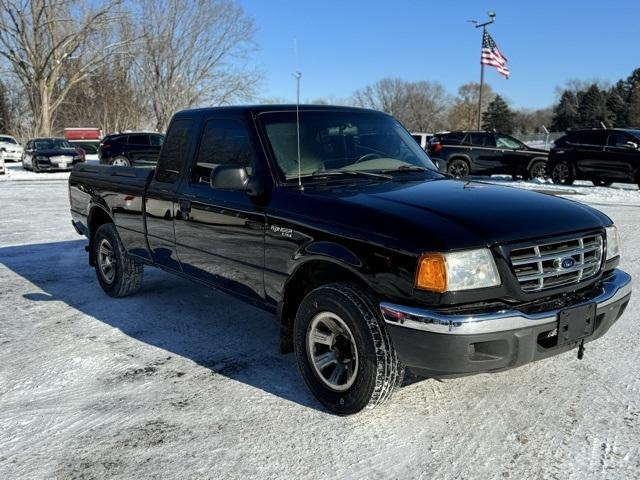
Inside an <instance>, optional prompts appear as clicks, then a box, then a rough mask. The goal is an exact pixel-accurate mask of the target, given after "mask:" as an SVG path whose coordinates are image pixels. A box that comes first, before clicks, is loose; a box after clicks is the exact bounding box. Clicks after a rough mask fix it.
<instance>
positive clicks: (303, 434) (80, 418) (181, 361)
mask: <svg viewBox="0 0 640 480" xmlns="http://www.w3.org/2000/svg"><path fill="white" fill-rule="evenodd" d="M9 169H10V175H9V178H8V179H7V180H0V478H2V479H17V478H105V477H109V478H134V477H135V478H213V479H223V478H224V479H227V478H238V479H246V478H260V479H270V478H295V479H298V478H327V479H334V478H366V479H377V478H380V479H382V478H425V479H426V478H438V479H440V478H444V479H454V478H481V479H487V478H497V479H504V478H517V479H520V478H536V479H538V478H549V479H551V478H554V479H625V480H627V479H632V478H640V347H639V342H638V339H639V338H640V320H639V316H640V307H639V302H638V301H637V300H636V299H635V298H634V299H632V301H631V304H630V306H629V308H628V310H627V312H626V313H625V315H624V316H623V317H622V318H621V319H620V321H619V322H618V323H617V324H616V325H614V326H613V328H612V329H611V331H610V332H609V333H608V334H607V335H606V336H605V337H603V338H602V339H600V340H598V341H597V342H594V343H591V344H589V345H588V346H587V351H586V354H585V358H584V360H582V361H579V360H577V358H576V356H575V352H570V353H566V354H563V355H561V356H558V357H554V358H550V359H547V360H543V361H540V362H538V363H534V364H530V365H526V366H524V367H521V368H518V369H515V370H511V371H507V372H503V373H499V374H494V375H478V376H473V377H467V378H460V379H455V380H446V381H441V382H440V381H436V380H420V381H414V382H413V383H412V382H411V381H409V382H407V385H406V386H404V387H403V388H402V389H401V390H400V391H399V392H398V394H397V395H396V396H395V397H394V399H393V400H392V401H391V402H390V403H389V404H387V405H385V406H384V407H383V408H380V409H377V410H373V411H368V412H364V413H362V414H359V415H356V416H352V417H348V418H343V417H337V416H334V415H332V414H330V413H328V412H326V411H324V410H323V409H322V407H321V406H320V404H319V403H318V402H317V401H316V400H315V399H314V398H313V397H312V396H311V395H310V394H309V393H308V392H307V391H306V389H305V387H304V384H303V382H302V380H301V378H300V376H299V375H298V372H297V370H296V366H295V362H294V358H293V355H280V354H278V353H277V343H278V342H277V336H278V331H277V326H276V322H275V321H274V320H273V318H272V317H271V316H270V315H268V314H266V313H264V312H261V311H259V310H256V309H254V308H252V307H250V306H247V305H245V304H243V303H240V302H238V301H236V300H234V299H232V298H231V297H228V296H226V295H225V294H223V293H219V292H216V291H213V290H209V289H207V288H204V287H201V286H198V285H195V284H192V283H189V282H187V281H185V280H182V279H179V278H176V277H172V276H170V275H168V274H165V273H163V272H160V271H156V270H153V269H147V270H146V272H145V275H146V277H145V282H144V287H143V289H142V291H141V292H140V293H139V294H137V295H136V296H134V297H130V298H125V299H112V298H109V297H107V296H106V295H105V294H104V293H103V292H102V291H101V290H100V288H99V287H98V284H97V282H96V280H95V276H94V272H93V270H92V269H91V268H90V267H89V266H88V264H87V255H86V253H85V251H84V248H83V247H84V245H85V243H86V242H85V241H84V240H83V239H82V238H81V237H79V236H78V235H76V233H75V231H74V230H73V228H72V227H71V223H70V220H71V219H70V216H69V213H68V197H67V185H66V181H65V179H66V177H67V174H64V173H61V174H58V173H54V174H32V173H22V172H19V168H18V166H17V165H12V164H9ZM487 180H488V181H492V182H497V183H508V184H509V185H513V186H517V187H523V188H530V189H538V190H544V191H546V192H549V193H556V194H558V193H561V194H564V195H567V197H568V198H571V199H573V200H577V201H585V202H587V203H590V204H594V205H596V206H597V208H600V209H602V210H603V211H604V212H605V213H607V214H608V215H610V216H611V217H612V218H613V219H614V220H615V221H616V223H617V224H618V225H619V227H620V233H621V237H622V247H623V252H624V256H623V260H622V267H623V268H625V269H626V270H627V271H630V272H631V273H632V274H633V275H634V276H636V277H637V276H638V275H640V248H639V245H640V208H639V207H640V192H639V191H638V189H637V187H634V186H622V185H621V186H616V188H610V189H606V188H593V187H591V186H586V185H578V186H575V187H570V188H564V187H560V188H559V187H554V186H553V185H549V184H535V183H526V182H507V181H506V180H501V179H496V178H493V179H487ZM414 380H415V379H414Z"/></svg>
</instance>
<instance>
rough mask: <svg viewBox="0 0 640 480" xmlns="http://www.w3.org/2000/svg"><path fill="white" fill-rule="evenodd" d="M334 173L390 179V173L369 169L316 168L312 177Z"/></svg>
mask: <svg viewBox="0 0 640 480" xmlns="http://www.w3.org/2000/svg"><path fill="white" fill-rule="evenodd" d="M333 175H350V176H352V177H373V178H384V179H387V180H388V179H390V178H391V177H390V176H389V175H386V174H385V173H382V172H380V173H376V172H371V171H367V170H340V169H336V170H316V171H315V172H313V173H312V174H311V176H312V177H325V176H327V177H328V176H333Z"/></svg>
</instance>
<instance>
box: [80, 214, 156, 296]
mask: <svg viewBox="0 0 640 480" xmlns="http://www.w3.org/2000/svg"><path fill="white" fill-rule="evenodd" d="M91 246H92V252H91V254H92V256H93V263H94V265H95V269H96V275H97V276H98V282H100V286H101V287H102V289H103V290H104V291H105V292H106V293H107V295H110V296H112V297H125V296H127V295H132V294H134V293H136V292H137V291H138V290H139V289H140V287H141V286H142V277H143V273H144V269H143V266H142V265H141V264H139V263H136V262H135V261H134V260H133V259H132V258H131V257H130V256H129V255H128V254H127V252H126V251H125V249H124V246H123V245H122V242H121V241H120V237H119V236H118V232H116V228H115V226H114V225H113V223H106V224H104V225H101V226H100V228H98V230H97V231H96V234H95V236H94V237H93V241H92V242H91Z"/></svg>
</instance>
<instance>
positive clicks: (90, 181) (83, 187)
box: [69, 164, 154, 260]
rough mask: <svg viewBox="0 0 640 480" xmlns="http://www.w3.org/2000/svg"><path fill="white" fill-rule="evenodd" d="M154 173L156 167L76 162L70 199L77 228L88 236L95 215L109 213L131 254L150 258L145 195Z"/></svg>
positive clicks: (70, 177)
mask: <svg viewBox="0 0 640 480" xmlns="http://www.w3.org/2000/svg"><path fill="white" fill-rule="evenodd" d="M153 172H154V169H153V168H132V167H117V166H108V165H104V166H103V165H87V164H80V165H77V166H76V167H75V168H74V169H73V171H72V172H71V175H70V176H69V202H70V204H71V217H72V221H73V224H74V227H75V228H76V230H78V231H79V232H81V233H83V234H84V235H87V236H88V233H89V227H90V225H91V221H92V217H93V215H98V214H99V215H108V216H109V217H111V219H112V220H113V222H114V223H115V224H116V226H117V227H118V231H119V233H120V236H121V237H122V241H123V242H124V243H125V245H127V247H128V249H130V250H131V253H132V254H133V255H136V256H139V257H141V258H144V259H147V260H148V259H150V255H149V252H148V250H147V244H146V240H145V231H146V226H145V220H144V198H145V191H146V187H147V186H148V184H149V182H150V181H151V178H152V176H153ZM94 207H99V208H98V209H96V208H94ZM96 212H98V213H96Z"/></svg>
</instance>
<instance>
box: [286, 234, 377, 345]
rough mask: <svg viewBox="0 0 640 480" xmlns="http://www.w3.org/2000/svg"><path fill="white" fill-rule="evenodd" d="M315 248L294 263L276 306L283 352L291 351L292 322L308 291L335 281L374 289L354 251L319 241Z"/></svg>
mask: <svg viewBox="0 0 640 480" xmlns="http://www.w3.org/2000/svg"><path fill="white" fill-rule="evenodd" d="M323 244H324V245H323ZM315 247H316V248H315V250H314V249H313V248H312V249H311V250H312V251H311V252H310V254H308V255H305V257H304V258H303V259H301V260H300V261H298V262H297V263H296V264H295V266H294V268H292V271H291V272H290V274H289V277H288V278H287V280H286V282H285V283H284V287H283V290H282V299H281V301H280V302H279V304H278V319H279V323H280V350H281V351H282V352H283V353H289V352H292V351H293V337H292V335H293V322H294V320H295V316H296V313H297V309H298V306H299V305H300V302H301V301H302V299H303V298H304V297H305V296H306V295H307V294H308V293H309V292H310V291H312V290H314V289H315V288H317V287H319V286H321V285H325V284H327V283H334V282H352V283H357V284H360V285H362V286H363V287H365V288H367V289H369V290H373V289H372V288H371V285H370V283H369V282H368V280H367V278H366V276H365V275H364V274H363V273H362V271H361V267H362V262H361V261H359V260H358V257H357V256H355V254H353V252H350V251H349V250H348V249H347V248H345V247H342V246H340V245H338V244H333V243H332V244H329V242H318V244H316V245H315ZM306 250H307V251H309V248H307V249H306ZM321 250H324V251H322V252H321Z"/></svg>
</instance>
